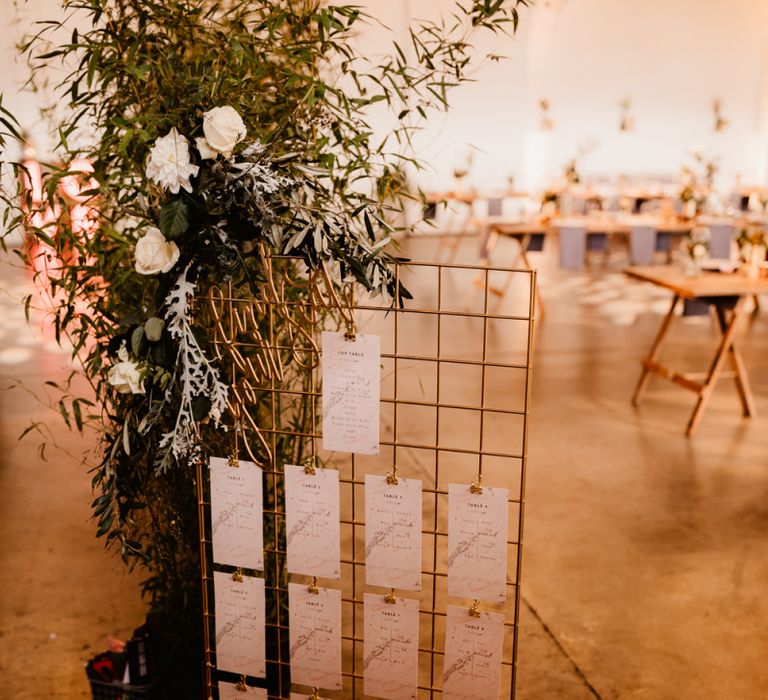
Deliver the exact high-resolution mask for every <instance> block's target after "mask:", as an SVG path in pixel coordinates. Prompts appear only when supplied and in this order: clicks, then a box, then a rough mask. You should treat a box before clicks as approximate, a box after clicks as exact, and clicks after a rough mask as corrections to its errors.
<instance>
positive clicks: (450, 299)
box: [197, 253, 536, 699]
mask: <svg viewBox="0 0 768 700" xmlns="http://www.w3.org/2000/svg"><path fill="white" fill-rule="evenodd" d="M264 255H265V258H266V259H267V263H266V265H265V267H266V268H267V269H268V270H271V271H272V272H271V273H268V279H267V281H266V282H265V283H264V284H263V285H262V287H261V289H262V291H263V293H262V295H261V297H260V298H258V299H256V298H248V299H239V298H236V297H235V296H234V295H233V291H232V288H231V286H230V287H229V288H225V289H220V290H213V291H212V293H211V295H210V298H209V299H208V302H207V303H208V305H209V311H210V312H211V313H212V317H213V319H214V326H215V327H214V328H213V329H212V330H213V332H212V343H213V345H214V347H215V349H216V352H217V353H218V356H219V359H221V358H227V357H228V358H229V359H231V360H232V363H233V367H234V368H235V369H234V370H233V372H232V377H231V379H232V388H231V390H230V406H229V408H230V411H229V412H230V417H231V418H232V419H233V424H232V425H230V430H232V434H233V440H232V448H233V454H232V455H231V457H230V459H231V463H232V464H233V465H236V463H237V460H238V458H239V456H243V458H247V459H250V460H253V461H255V462H256V463H257V464H259V465H260V466H261V467H262V469H263V471H264V478H265V506H264V518H265V540H264V546H265V564H264V565H265V567H267V568H269V567H272V568H271V569H270V570H269V574H270V576H271V578H270V580H269V581H267V585H266V591H267V596H268V598H267V600H268V604H267V638H268V641H269V640H270V639H271V640H272V642H273V643H272V645H271V646H270V645H268V648H267V666H268V670H267V675H268V678H270V686H271V687H272V690H270V695H269V697H270V698H281V699H282V698H288V697H289V695H290V692H291V690H292V689H291V687H290V682H289V680H288V678H289V677H288V674H287V673H286V669H289V667H290V660H289V659H288V658H286V653H285V651H286V649H287V637H288V625H287V619H288V616H287V605H288V589H287V584H288V580H289V579H290V581H292V582H298V583H301V582H304V583H306V584H307V585H308V586H310V587H311V586H312V585H317V580H316V579H315V578H311V577H307V576H296V575H294V574H291V575H290V576H288V575H287V574H286V573H285V569H284V566H285V556H286V552H285V545H284V540H281V537H280V533H281V532H282V531H283V529H284V521H285V512H284V501H283V500H282V498H281V493H282V491H281V484H282V478H283V464H282V463H278V459H277V456H278V455H279V454H280V449H281V446H282V445H285V444H286V440H287V441H288V444H294V445H299V446H300V447H299V448H298V449H296V450H295V452H294V454H296V455H297V457H299V458H300V459H301V460H302V462H301V463H304V464H307V465H308V468H312V467H313V466H314V465H315V463H317V464H322V465H324V466H326V467H330V468H336V469H338V470H339V487H340V490H341V494H340V496H341V498H340V502H341V520H340V523H341V549H342V551H341V579H340V580H339V581H333V580H326V579H324V580H322V582H321V583H320V584H319V585H322V586H326V587H329V588H337V589H338V588H340V589H341V592H342V629H343V633H342V657H343V659H342V661H343V663H342V677H343V690H342V691H340V692H329V691H322V690H320V691H319V694H320V695H322V696H323V697H329V698H363V697H364V694H363V671H362V669H363V666H362V655H363V634H362V631H363V624H362V620H363V594H364V593H366V592H368V593H376V592H381V595H382V596H384V597H385V598H388V599H390V600H392V599H393V597H409V598H418V599H419V601H420V640H419V686H418V687H419V691H418V694H419V698H420V699H421V698H436V697H440V696H441V695H442V691H441V682H442V662H443V655H444V633H445V616H446V608H447V605H448V604H449V603H450V604H453V605H464V606H465V607H466V608H467V611H468V614H474V613H477V612H478V611H480V610H482V611H492V612H500V613H503V614H504V616H505V634H504V651H503V661H502V684H501V695H500V697H509V698H514V697H515V683H516V671H517V667H516V664H517V651H518V622H519V610H520V587H519V582H520V573H521V567H522V537H523V519H524V505H525V471H526V461H527V435H528V412H529V403H530V384H531V363H532V346H533V323H534V310H535V304H536V293H535V290H536V272H535V271H533V270H510V269H506V268H497V267H470V266H465V265H456V264H443V263H430V262H409V263H407V264H398V265H397V266H396V269H395V274H396V277H397V281H398V282H400V281H401V279H402V281H403V282H404V283H405V285H406V286H407V287H408V288H409V289H410V290H411V291H412V292H413V293H414V300H412V301H410V302H408V303H407V304H406V305H405V307H404V308H400V309H396V310H395V309H393V308H392V306H391V304H390V303H389V302H388V301H385V300H383V299H381V298H369V297H364V298H358V299H355V298H353V295H352V294H351V293H350V292H349V290H344V289H339V288H338V287H336V286H335V285H334V284H333V283H332V282H331V275H330V272H329V271H328V270H327V269H325V268H320V270H319V271H316V272H314V273H312V274H308V273H306V272H304V273H298V274H296V275H294V277H293V279H291V277H290V275H288V276H285V275H284V274H283V273H284V270H285V267H284V266H285V264H286V263H292V264H293V265H294V269H296V270H297V269H303V268H302V266H301V264H300V263H299V262H298V261H295V260H293V259H292V258H286V257H283V256H280V257H277V256H275V257H273V258H270V257H269V256H268V255H267V254H266V253H264ZM278 266H283V267H281V270H282V272H281V274H277V273H276V272H275V270H276V268H277V267H278ZM478 276H479V277H480V279H481V280H482V283H481V285H480V287H479V288H478V287H477V286H476V285H475V283H474V282H475V280H476V279H477V277H478ZM492 278H493V284H494V285H504V286H505V287H508V288H509V293H508V294H507V295H506V296H505V298H504V300H503V301H502V302H500V303H499V302H498V301H494V306H493V310H492V311H491V310H490V309H489V297H490V294H491V291H490V290H491V279H492ZM297 288H302V289H303V291H304V294H303V296H301V297H296V296H295V295H293V296H292V294H291V290H292V289H293V290H295V289H297ZM278 312H279V313H278ZM286 316H288V317H290V320H289V322H287V323H284V324H283V325H282V326H281V327H280V328H276V326H275V323H276V319H277V318H278V317H279V318H283V319H284V318H286ZM321 317H324V318H325V319H326V326H327V327H326V329H327V330H336V329H337V328H339V327H341V328H342V329H346V331H347V333H349V334H354V333H356V332H359V333H374V334H378V335H380V336H381V343H382V345H381V348H382V353H381V360H382V389H381V419H382V421H381V424H382V428H381V440H380V454H379V456H377V457H372V456H362V455H358V456H356V455H348V454H340V453H327V452H324V451H323V450H322V449H321V444H322V435H321V432H320V431H321V428H322V426H321V421H320V420H319V418H320V414H319V411H318V409H319V404H320V400H321V396H322V394H321V384H320V380H321V377H320V371H319V363H320V355H321V349H320V343H319V336H320V331H321V330H323V328H321V327H320V322H319V319H320V318H321ZM260 320H261V324H260V323H259V321H260ZM265 321H266V331H265V330H264V326H265V323H264V322H265ZM418 329H421V331H420V332H419V331H418ZM478 336H479V337H478ZM286 357H287V358H288V361H289V362H290V363H291V364H292V366H293V367H294V369H295V368H296V366H298V367H299V372H297V373H295V374H293V375H291V376H289V374H290V373H289V372H288V371H287V370H288V366H287V365H286V364H285V362H286V359H285V358H286ZM293 363H298V364H297V365H293ZM462 374H463V375H465V376H466V375H468V374H469V375H472V376H473V377H474V378H475V381H474V382H473V390H472V391H470V392H469V393H474V394H475V396H474V397H473V400H472V401H469V402H467V401H466V396H465V395H464V393H462V396H456V390H455V386H454V381H453V379H454V378H455V377H457V376H459V375H462ZM414 375H418V376H414ZM255 392H266V395H268V397H269V401H268V406H269V407H268V411H266V413H265V414H262V415H260V416H253V415H251V414H250V413H249V405H250V403H252V402H251V399H252V398H253V397H254V396H255ZM462 392H463V390H462ZM249 397H250V398H249ZM296 401H300V402H302V403H301V405H302V406H304V407H307V406H308V408H309V411H310V412H311V416H309V417H308V418H307V420H306V421H305V423H304V425H305V426H306V427H304V428H303V429H299V430H296V429H292V428H291V426H290V425H288V424H287V421H284V420H281V419H282V416H281V415H280V414H281V411H284V410H285V406H286V405H287V406H291V405H295V402H296ZM467 426H469V427H468V428H467ZM467 435H469V437H467ZM214 456H222V455H214ZM286 463H296V464H298V463H300V462H299V459H298V458H297V459H296V460H295V461H292V462H286ZM204 467H205V465H204V464H203V462H202V461H201V462H200V464H199V467H198V480H197V481H198V502H199V517H200V533H201V537H200V554H201V565H202V590H203V614H204V618H205V625H204V628H205V685H206V688H205V690H206V694H205V697H206V698H213V699H215V698H217V697H218V691H217V690H216V680H217V679H221V680H227V681H228V682H232V683H238V682H240V683H242V684H246V683H247V684H248V685H251V686H260V687H264V685H265V681H264V680H263V679H256V678H250V677H249V678H247V679H246V678H245V677H235V676H233V675H232V674H227V673H222V672H221V671H218V670H217V669H216V656H215V648H214V644H213V639H214V634H213V629H214V616H215V611H214V610H213V603H212V601H213V573H212V572H213V569H214V568H215V569H217V570H220V571H230V572H231V571H232V569H233V567H226V566H219V565H218V564H216V565H214V564H212V561H213V559H212V549H211V533H210V503H209V500H208V494H207V483H208V479H207V468H204ZM368 473H371V474H380V475H389V476H390V477H394V478H395V479H396V478H397V477H398V476H401V477H405V478H418V479H421V480H422V503H423V520H422V589H421V591H420V592H411V591H399V590H394V589H392V590H387V589H382V588H377V587H373V586H368V585H366V583H365V561H364V552H365V538H364V527H365V522H364V521H365V502H364V479H365V474H368ZM449 482H450V483H466V484H472V488H473V489H482V487H483V485H487V486H494V487H505V488H508V489H509V499H508V511H509V519H510V521H509V522H510V527H509V539H508V543H507V546H508V571H507V600H506V602H505V603H502V604H492V603H486V602H478V601H471V600H461V599H456V598H450V599H449V597H448V595H447V551H446V550H447V510H448V483H449ZM268 525H269V526H270V527H269V528H268ZM268 529H269V531H270V532H271V533H273V536H268ZM235 573H237V572H235ZM266 573H267V572H265V574H266ZM257 575H258V574H257ZM270 595H271V596H272V598H271V600H270ZM270 603H271V607H272V609H270ZM270 667H271V668H272V673H271V674H270ZM293 692H300V693H301V697H308V698H311V697H313V695H314V694H316V693H318V689H312V688H308V689H305V688H303V687H302V688H299V689H298V691H297V690H296V689H293ZM243 697H244V698H247V697H249V696H248V695H247V694H244V695H243Z"/></svg>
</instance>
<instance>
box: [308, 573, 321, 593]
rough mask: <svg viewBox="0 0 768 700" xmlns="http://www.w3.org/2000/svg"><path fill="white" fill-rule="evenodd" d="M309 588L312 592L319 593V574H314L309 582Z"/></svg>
mask: <svg viewBox="0 0 768 700" xmlns="http://www.w3.org/2000/svg"><path fill="white" fill-rule="evenodd" d="M307 590H308V591H309V592H310V593H314V594H315V595H319V593H320V589H319V588H318V587H317V576H313V577H312V580H311V581H310V582H309V585H308V586H307Z"/></svg>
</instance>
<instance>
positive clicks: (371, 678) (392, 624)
mask: <svg viewBox="0 0 768 700" xmlns="http://www.w3.org/2000/svg"><path fill="white" fill-rule="evenodd" d="M363 611H364V624H363V627H364V635H365V636H364V642H363V647H364V650H363V686H364V690H365V694H366V695H374V696H376V697H379V698H392V699H393V700H411V699H413V700H416V698H417V697H418V692H419V688H418V686H419V601H418V600H411V599H410V598H396V599H395V600H394V602H390V601H389V600H387V599H386V598H385V597H384V596H383V595H374V594H373V593H366V594H365V596H364V603H363Z"/></svg>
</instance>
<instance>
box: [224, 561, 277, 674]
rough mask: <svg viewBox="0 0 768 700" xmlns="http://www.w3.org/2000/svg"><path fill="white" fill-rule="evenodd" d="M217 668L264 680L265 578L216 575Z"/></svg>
mask: <svg viewBox="0 0 768 700" xmlns="http://www.w3.org/2000/svg"><path fill="white" fill-rule="evenodd" d="M213 589H214V601H215V605H216V668H218V669H219V670H221V671H229V672H230V673H238V674H245V675H247V676H256V677H259V678H264V676H265V673H266V668H265V661H264V656H265V641H264V639H265V630H264V623H265V619H264V579H263V578H256V577H254V576H242V581H239V580H235V579H233V577H232V574H226V573H223V572H221V571H214V572H213Z"/></svg>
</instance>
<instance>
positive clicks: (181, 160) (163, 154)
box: [147, 128, 200, 194]
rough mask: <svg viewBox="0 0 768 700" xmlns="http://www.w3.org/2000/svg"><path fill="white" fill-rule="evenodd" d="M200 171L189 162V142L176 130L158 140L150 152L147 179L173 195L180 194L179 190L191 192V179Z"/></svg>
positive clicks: (173, 129)
mask: <svg viewBox="0 0 768 700" xmlns="http://www.w3.org/2000/svg"><path fill="white" fill-rule="evenodd" d="M199 170H200V168H199V167H198V166H196V165H192V163H191V162H190V160H189V141H187V139H186V138H185V137H184V136H182V135H181V134H179V132H178V131H176V129H175V128H172V129H171V130H170V131H169V132H168V133H167V134H166V135H165V136H163V137H161V138H159V139H157V141H155V145H154V146H152V150H150V152H149V160H148V161H147V177H148V178H149V179H150V180H152V181H153V182H156V183H157V184H158V185H160V186H161V187H163V188H164V189H166V190H170V191H171V192H173V194H178V192H179V188H184V189H185V190H186V191H187V192H191V191H192V185H191V183H190V182H189V178H190V177H193V176H195V175H197V173H198V171H199Z"/></svg>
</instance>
